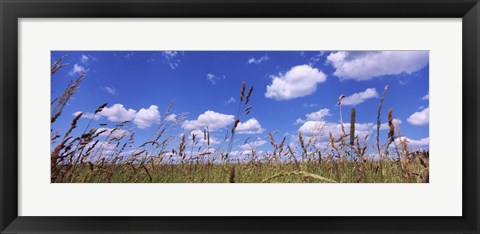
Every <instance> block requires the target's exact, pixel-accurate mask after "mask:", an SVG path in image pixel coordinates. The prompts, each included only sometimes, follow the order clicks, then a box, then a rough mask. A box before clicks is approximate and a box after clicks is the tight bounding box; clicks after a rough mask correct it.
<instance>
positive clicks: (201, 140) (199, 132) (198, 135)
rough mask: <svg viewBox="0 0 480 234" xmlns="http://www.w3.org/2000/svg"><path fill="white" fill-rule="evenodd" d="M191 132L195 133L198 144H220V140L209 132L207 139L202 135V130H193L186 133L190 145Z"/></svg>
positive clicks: (191, 139)
mask: <svg viewBox="0 0 480 234" xmlns="http://www.w3.org/2000/svg"><path fill="white" fill-rule="evenodd" d="M193 134H195V141H197V142H199V143H200V144H208V143H209V142H210V145H217V144H220V140H218V139H217V138H215V137H214V136H212V135H211V134H209V135H208V137H209V139H210V140H208V139H205V138H204V135H203V131H202V130H199V129H197V130H193V131H191V132H190V133H189V134H188V139H189V140H190V142H189V143H190V145H192V143H193V142H192V141H193Z"/></svg>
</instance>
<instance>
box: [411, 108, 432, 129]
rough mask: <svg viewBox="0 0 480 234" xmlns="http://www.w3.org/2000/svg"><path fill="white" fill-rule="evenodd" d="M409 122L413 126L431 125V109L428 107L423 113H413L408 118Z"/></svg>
mask: <svg viewBox="0 0 480 234" xmlns="http://www.w3.org/2000/svg"><path fill="white" fill-rule="evenodd" d="M407 121H408V122H409V123H410V124H412V125H426V124H428V123H430V108H429V107H427V108H425V109H423V110H422V111H419V112H415V113H413V114H412V115H410V117H408V119H407Z"/></svg>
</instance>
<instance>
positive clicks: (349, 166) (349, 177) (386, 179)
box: [54, 160, 428, 183]
mask: <svg viewBox="0 0 480 234" xmlns="http://www.w3.org/2000/svg"><path fill="white" fill-rule="evenodd" d="M415 161H416V162H411V163H410V164H409V173H406V172H405V171H404V170H403V169H402V166H401V163H400V162H399V161H396V162H395V161H390V160H384V161H382V162H380V161H367V162H366V163H365V169H364V173H363V176H361V173H360V168H361V164H357V163H354V162H346V163H341V162H336V161H334V162H323V163H319V162H318V161H316V162H315V161H311V162H303V163H299V164H298V165H297V164H294V163H256V164H255V163H248V164H202V163H198V164H196V163H188V164H160V165H152V164H151V163H149V164H145V165H143V166H145V168H144V167H143V166H142V165H140V164H137V165H135V164H133V165H103V166H98V165H95V166H94V167H93V170H91V167H90V166H89V165H86V164H81V165H77V166H76V167H75V169H73V170H72V169H70V170H67V167H65V166H59V167H58V168H57V169H58V170H59V172H60V173H59V176H58V177H57V178H56V180H55V181H54V182H58V183H62V182H63V183H65V182H67V183H228V182H229V179H230V175H231V170H232V167H235V173H234V174H235V176H234V182H235V183H262V182H263V183H325V182H330V181H331V182H338V183H356V182H363V183H416V182H424V181H423V178H424V176H425V175H426V173H428V171H426V170H424V167H423V166H422V165H421V164H420V163H419V162H418V161H417V160H415ZM147 171H148V173H147ZM72 172H73V173H72ZM408 174H410V176H409V175H408ZM150 178H151V179H150Z"/></svg>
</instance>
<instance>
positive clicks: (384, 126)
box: [375, 119, 402, 130]
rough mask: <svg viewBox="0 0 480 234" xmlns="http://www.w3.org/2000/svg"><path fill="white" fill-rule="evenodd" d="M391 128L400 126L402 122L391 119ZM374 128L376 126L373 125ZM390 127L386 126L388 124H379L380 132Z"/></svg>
mask: <svg viewBox="0 0 480 234" xmlns="http://www.w3.org/2000/svg"><path fill="white" fill-rule="evenodd" d="M392 122H393V126H394V127H395V128H396V127H398V126H400V124H402V121H401V120H400V119H393V121H392ZM375 126H376V125H375ZM389 129H390V126H388V123H382V124H380V130H389Z"/></svg>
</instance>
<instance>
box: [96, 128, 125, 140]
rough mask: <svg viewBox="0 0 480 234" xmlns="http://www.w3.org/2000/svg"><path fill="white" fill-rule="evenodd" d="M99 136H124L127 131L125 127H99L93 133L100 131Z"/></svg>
mask: <svg viewBox="0 0 480 234" xmlns="http://www.w3.org/2000/svg"><path fill="white" fill-rule="evenodd" d="M100 132H102V133H101V134H100V135H99V136H103V137H110V138H120V137H123V136H126V135H127V134H128V131H127V130H125V129H118V128H99V129H97V131H96V132H95V133H100Z"/></svg>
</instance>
